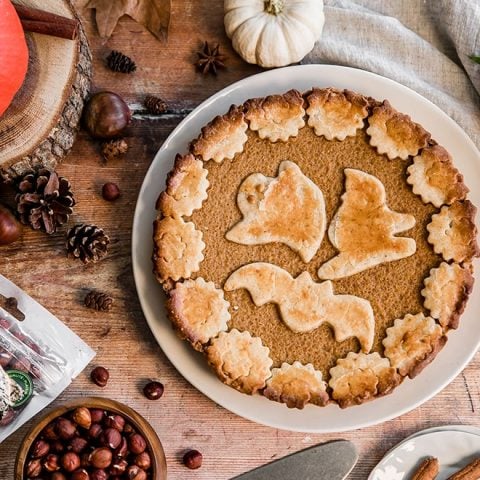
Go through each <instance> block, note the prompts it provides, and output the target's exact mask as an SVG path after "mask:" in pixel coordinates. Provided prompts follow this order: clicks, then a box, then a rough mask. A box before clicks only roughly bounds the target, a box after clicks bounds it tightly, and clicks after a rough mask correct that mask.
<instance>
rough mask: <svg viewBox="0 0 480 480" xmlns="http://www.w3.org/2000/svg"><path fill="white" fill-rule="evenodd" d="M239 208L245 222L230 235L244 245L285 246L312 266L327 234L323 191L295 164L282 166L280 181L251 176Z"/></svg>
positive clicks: (242, 189) (240, 196) (240, 194)
mask: <svg viewBox="0 0 480 480" xmlns="http://www.w3.org/2000/svg"><path fill="white" fill-rule="evenodd" d="M237 205H238V208H239V209H240V211H241V212H242V214H243V219H242V220H241V221H240V222H238V223H237V224H236V225H235V226H234V227H233V228H232V229H231V230H229V231H228V232H227V233H226V235H225V236H226V238H227V240H230V241H232V242H235V243H240V244H242V245H264V244H266V243H272V242H281V243H284V244H285V245H288V246H289V247H290V248H291V249H292V250H294V251H295V252H297V253H298V254H299V255H300V257H301V258H302V260H303V261H304V262H309V261H310V260H311V259H312V258H313V256H314V255H315V253H316V252H317V250H318V248H319V247H320V243H321V242H322V239H323V236H324V234H325V230H326V214H325V201H324V199H323V194H322V191H321V190H320V189H319V188H318V187H317V186H316V185H315V184H314V183H313V182H312V181H311V180H310V179H309V178H308V177H306V176H305V175H304V174H303V173H302V171H301V170H300V168H299V167H298V166H297V165H296V164H295V163H293V162H289V161H283V162H282V163H280V166H279V169H278V176H277V177H266V176H265V175H262V174H261V173H253V174H252V175H249V176H248V177H247V178H246V179H245V180H244V181H243V182H242V184H241V185H240V188H239V190H238V195H237Z"/></svg>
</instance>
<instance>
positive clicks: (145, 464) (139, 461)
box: [135, 452, 152, 470]
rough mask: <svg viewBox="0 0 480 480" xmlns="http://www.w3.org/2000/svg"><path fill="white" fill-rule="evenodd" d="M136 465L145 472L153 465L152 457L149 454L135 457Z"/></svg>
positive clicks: (144, 453) (143, 453)
mask: <svg viewBox="0 0 480 480" xmlns="http://www.w3.org/2000/svg"><path fill="white" fill-rule="evenodd" d="M135 465H137V466H139V467H140V468H143V470H148V469H149V468H150V466H151V465H152V461H151V459H150V455H149V454H148V453H147V452H142V453H140V454H138V455H137V456H136V457H135Z"/></svg>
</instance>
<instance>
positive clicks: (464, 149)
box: [132, 65, 480, 433]
mask: <svg viewBox="0 0 480 480" xmlns="http://www.w3.org/2000/svg"><path fill="white" fill-rule="evenodd" d="M312 86H319V87H326V86H334V87H338V88H349V89H351V90H355V91H358V92H361V93H363V94H365V95H370V96H372V97H375V98H377V99H383V98H388V99H389V101H390V102H391V103H392V105H393V106H394V107H396V108H398V109H399V110H400V111H401V112H405V113H408V114H410V115H411V116H412V118H413V119H414V120H415V121H417V122H420V123H422V124H423V125H424V126H425V128H427V129H428V130H429V131H430V132H431V133H432V136H433V138H435V139H436V140H437V141H438V142H439V143H440V144H442V145H443V146H445V147H446V148H447V149H448V150H449V151H450V153H451V154H452V155H453V158H454V160H455V163H456V164H457V165H458V167H459V169H460V170H461V171H462V172H463V174H464V176H465V178H466V182H467V184H468V185H469V187H470V189H471V190H472V192H471V194H470V198H471V200H472V202H473V203H474V204H476V205H480V153H479V152H478V150H476V148H475V146H474V144H473V142H472V141H471V140H470V139H469V138H468V137H467V135H466V134H465V133H464V132H463V130H462V129H461V128H460V127H459V126H458V125H457V124H456V123H455V122H454V121H453V120H451V119H450V118H449V117H448V116H447V115H446V114H445V113H443V112H442V111H441V110H440V109H439V108H437V107H436V106H435V105H433V104H432V103H431V102H429V101H428V100H426V99H425V98H423V97H422V96H420V95H418V94H417V93H415V92H413V91H412V90H410V89H408V88H406V87H404V86H402V85H400V84H398V83H396V82H394V81H392V80H389V79H386V78H383V77H380V76H378V75H374V74H372V73H369V72H365V71H362V70H356V69H352V68H347V67H339V66H332V65H302V66H295V67H287V68H283V69H277V70H271V71H267V72H264V73H261V74H258V75H255V76H252V77H249V78H246V79H244V80H241V81H239V82H237V83H235V84H233V85H231V86H229V87H227V88H225V89H224V90H222V91H220V92H218V93H217V94H216V95H214V96H212V97H211V98H209V99H208V100H206V101H205V102H203V103H202V104H201V105H200V106H199V107H197V108H196V109H195V110H194V111H193V112H192V113H191V114H190V115H188V116H187V117H186V118H185V119H184V120H183V121H182V122H181V123H180V124H179V125H178V126H177V128H176V129H175V130H174V131H173V132H172V133H171V134H170V136H169V137H168V139H167V140H166V141H165V143H164V144H163V145H162V147H161V149H160V150H159V151H158V153H157V155H156V156H155V158H154V160H153V162H152V165H151V167H150V169H149V171H148V172H147V174H146V176H145V180H144V182H143V185H142V188H141V190H140V193H139V197H138V201H137V206H136V211H135V218H134V222H133V238H132V257H133V272H134V276H135V283H136V286H137V291H138V295H139V298H140V302H141V304H142V308H143V312H144V314H145V317H146V319H147V322H148V324H149V326H150V328H151V330H152V332H153V334H154V335H155V338H156V339H157V341H158V343H159V344H160V346H161V348H162V349H163V351H164V352H165V354H166V355H167V357H168V358H169V359H170V361H171V362H172V363H173V365H174V366H175V367H176V368H177V370H178V371H179V372H180V373H181V374H182V375H183V376H184V377H185V378H186V379H187V380H188V381H189V382H190V383H191V384H192V385H193V386H195V387H196V388H197V389H198V390H200V391H201V392H203V393H204V394H205V395H207V396H208V397H210V398H211V399H212V400H214V401H215V402H216V403H218V404H220V405H222V406H223V407H225V408H226V409H228V410H230V411H232V412H234V413H236V414H238V415H241V416H242V417H245V418H248V419H250V420H253V421H255V422H258V423H262V424H265V425H269V426H271V427H276V428H282V429H286V430H294V431H302V432H313V433H321V432H340V431H345V430H352V429H356V428H361V427H366V426H369V425H373V424H376V423H380V422H383V421H386V420H389V419H391V418H394V417H397V416H399V415H402V414H404V413H406V412H408V411H410V410H412V409H413V408H415V407H417V406H418V405H420V404H422V403H423V402H425V401H427V400H428V399H429V398H431V397H433V396H434V395H435V394H436V393H438V392H439V391H440V390H441V389H443V388H444V387H445V386H446V385H447V384H448V383H450V382H451V381H452V380H453V379H454V378H455V377H456V376H457V375H458V374H459V373H460V372H461V370H462V369H463V368H464V367H465V365H466V364H467V363H468V362H469V361H470V359H471V358H472V356H473V355H474V353H475V352H476V350H477V348H478V346H479V344H480V330H479V329H478V327H477V318H476V315H475V312H476V311H478V310H479V309H480V296H478V295H475V293H474V294H473V295H472V296H471V299H470V301H469V304H468V307H467V310H466V312H465V314H464V315H463V316H462V319H461V324H460V328H459V329H458V331H456V332H451V333H450V335H449V341H448V343H447V345H446V346H445V348H444V349H443V351H442V352H441V353H440V354H439V355H438V357H437V358H436V359H435V361H434V362H433V363H432V364H431V365H430V366H428V367H427V369H426V370H425V371H424V372H423V373H422V374H421V375H420V377H418V378H417V379H416V380H414V381H411V380H408V379H407V380H406V381H404V382H403V384H402V385H400V386H399V387H398V388H397V389H396V390H395V391H394V392H393V394H391V395H389V396H387V397H384V398H380V399H377V400H375V401H374V402H371V403H367V404H364V405H361V406H358V407H352V408H348V409H346V410H341V409H340V408H338V407H337V406H335V405H330V406H328V407H326V408H319V407H315V406H311V405H307V407H306V408H305V409H303V410H293V409H288V408H287V407H286V406H285V405H282V404H277V403H274V402H271V401H269V400H267V399H265V398H263V397H261V396H253V397H251V396H247V395H244V394H241V393H238V392H237V391H235V390H233V389H232V388H230V387H227V386H225V385H224V384H223V383H221V382H220V381H219V380H218V379H217V378H216V376H215V375H214V374H213V373H212V372H211V371H210V369H209V368H208V366H207V364H206V362H205V360H204V359H203V358H202V356H201V355H200V354H198V353H196V352H194V351H193V349H192V348H190V346H189V345H188V344H187V343H186V342H183V341H181V340H179V339H178V337H177V336H176V334H175V333H174V332H173V330H172V327H171V324H170V322H169V320H168V319H167V317H166V314H165V309H164V294H163V291H162V288H161V287H160V285H158V284H157V282H156V281H155V278H154V276H153V274H152V262H151V256H152V249H153V243H152V224H153V221H154V219H155V216H156V212H155V201H156V199H157V197H158V195H159V193H160V191H161V190H162V189H163V188H164V185H165V178H166V175H167V173H168V171H169V170H170V169H171V168H172V165H173V161H174V158H175V154H176V153H177V152H179V153H184V152H186V151H187V148H188V143H189V142H190V141H191V140H192V139H193V138H195V137H196V136H197V135H198V133H199V132H200V128H201V127H202V126H203V125H205V124H206V123H207V122H208V121H210V120H211V119H212V118H213V117H214V116H215V115H218V114H223V113H225V112H226V111H227V110H228V108H229V106H230V105H231V104H232V103H242V102H244V101H245V100H247V99H248V98H252V97H257V96H264V95H267V94H272V93H279V92H284V91H286V90H288V89H291V88H296V89H298V90H301V91H304V90H307V89H309V88H311V87H312Z"/></svg>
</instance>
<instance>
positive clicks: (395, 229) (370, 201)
mask: <svg viewBox="0 0 480 480" xmlns="http://www.w3.org/2000/svg"><path fill="white" fill-rule="evenodd" d="M345 175H346V182H345V189H346V191H345V193H344V194H343V195H342V205H341V206H340V208H339V209H338V210H337V213H336V214H335V216H334V218H333V220H332V222H331V224H330V227H329V229H328V238H329V239H330V241H331V242H332V244H333V246H334V247H335V248H337V249H338V250H339V252H340V253H339V254H338V255H337V256H336V257H333V258H332V259H331V260H329V261H328V262H326V263H324V264H323V265H322V266H321V267H320V268H319V270H318V276H319V277H320V278H325V279H330V280H334V279H338V278H343V277H348V276H350V275H354V274H356V273H359V272H362V271H364V270H367V269H369V268H372V267H375V266H376V265H380V264H381V263H385V262H392V261H394V260H400V259H401V258H405V257H409V256H410V255H413V254H414V253H415V251H416V243H415V240H413V239H412V238H404V237H396V236H395V234H397V233H399V232H403V231H405V230H409V229H410V228H412V227H413V226H414V225H415V217H413V216H412V215H408V214H404V213H398V212H394V211H393V210H390V208H388V206H387V197H386V194H385V187H384V186H383V184H382V182H380V180H379V179H378V178H376V177H374V176H373V175H369V174H368V173H365V172H362V171H360V170H355V169H351V168H347V169H345Z"/></svg>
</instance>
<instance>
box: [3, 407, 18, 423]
mask: <svg viewBox="0 0 480 480" xmlns="http://www.w3.org/2000/svg"><path fill="white" fill-rule="evenodd" d="M14 419H15V411H14V410H13V408H8V409H7V410H5V411H4V412H3V415H2V419H1V420H0V427H5V426H6V425H10V424H11V423H12V422H13V420H14Z"/></svg>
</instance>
